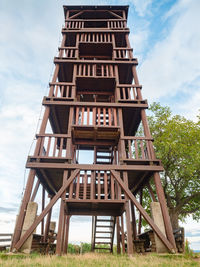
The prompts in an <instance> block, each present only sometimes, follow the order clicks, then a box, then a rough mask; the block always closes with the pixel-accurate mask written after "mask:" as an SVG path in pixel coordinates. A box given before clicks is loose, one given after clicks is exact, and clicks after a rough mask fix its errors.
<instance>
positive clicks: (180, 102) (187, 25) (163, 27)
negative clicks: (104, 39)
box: [0, 0, 200, 249]
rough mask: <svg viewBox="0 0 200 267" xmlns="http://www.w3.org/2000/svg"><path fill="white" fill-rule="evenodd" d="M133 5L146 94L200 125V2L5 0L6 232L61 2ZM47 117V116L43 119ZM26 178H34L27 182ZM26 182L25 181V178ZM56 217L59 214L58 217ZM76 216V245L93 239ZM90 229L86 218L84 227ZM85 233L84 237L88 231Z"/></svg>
mask: <svg viewBox="0 0 200 267" xmlns="http://www.w3.org/2000/svg"><path fill="white" fill-rule="evenodd" d="M72 3H73V4H77V5H78V4H81V5H83V4H90V5H100V4H104V5H116V4H119V5H127V4H128V5H130V7H129V16H128V26H129V28H130V30H131V34H130V40H131V44H132V47H133V49H134V55H135V57H137V58H138V60H139V66H138V74H139V80H140V83H141V84H142V85H143V96H144V98H147V99H148V101H149V103H151V102H153V101H160V102H161V104H162V105H168V106H170V107H171V109H172V110H173V113H174V114H181V115H184V116H186V117H187V118H189V119H193V120H195V118H196V115H197V114H198V109H199V103H200V89H199V88H200V64H199V62H200V52H199V51H200V49H199V48H200V27H199V25H200V18H199V12H200V1H199V0H179V1H175V0H162V1H160V0H129V1H123V0H122V1H112V0H107V1H106V0H98V1H94V0H93V1H92V0H91V1H86V0H84V1H79V0H73V1H64V0H43V1H35V0H18V1H16V0H10V1H8V0H1V1H0V28H1V34H0V92H1V97H0V123H1V128H0V162H1V163H0V164H1V168H0V199H1V202H0V232H7V231H8V232H12V231H13V227H14V221H15V216H16V214H17V211H18V208H19V204H20V201H21V195H22V190H23V187H24V166H25V163H26V159H27V155H28V153H29V149H30V145H31V143H32V141H33V139H34V135H35V132H36V126H37V124H38V118H39V114H40V109H41V102H42V98H43V96H44V95H46V94H47V91H48V88H47V86H48V83H49V81H50V79H51V75H52V71H53V67H54V65H53V57H54V56H56V55H57V47H58V45H59V42H60V41H61V34H60V32H61V27H62V25H63V24H64V17H63V8H62V5H64V4H65V5H67V4H72ZM40 117H41V116H40ZM26 176H27V173H26V175H25V177H26ZM25 180H26V179H25ZM55 215H56V214H55ZM79 224H80V218H77V219H76V218H75V219H74V224H73V225H74V226H73V228H72V229H73V230H72V234H71V235H70V240H71V241H78V240H79V239H80V237H82V241H84V240H83V239H85V240H86V239H87V241H90V239H88V238H87V236H88V235H89V234H90V231H91V229H90V228H89V227H86V228H87V229H86V230H84V231H82V230H83V229H80V227H79ZM84 224H85V226H88V221H87V219H85V220H84V221H83V222H82V225H84ZM185 227H186V233H187V236H188V239H189V241H190V242H191V243H192V248H194V249H199V247H200V230H199V226H198V224H197V223H196V224H195V223H194V222H192V221H191V220H189V223H187V224H186V225H185ZM83 232H84V233H83Z"/></svg>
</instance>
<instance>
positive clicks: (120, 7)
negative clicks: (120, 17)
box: [63, 5, 129, 18]
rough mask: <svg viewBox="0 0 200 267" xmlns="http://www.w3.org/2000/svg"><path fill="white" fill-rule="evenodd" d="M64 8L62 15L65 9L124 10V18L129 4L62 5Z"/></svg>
mask: <svg viewBox="0 0 200 267" xmlns="http://www.w3.org/2000/svg"><path fill="white" fill-rule="evenodd" d="M63 8H64V15H66V11H67V10H111V11H112V10H125V14H126V18H127V17H128V9H129V6H128V5H126V6H119V5H117V6H113V5H112V6H110V5H109V6H104V5H95V6H92V5H89V6H87V5H83V6H82V5H81V6H80V5H74V6H71V5H70V6H68V5H67V6H65V5H64V6H63Z"/></svg>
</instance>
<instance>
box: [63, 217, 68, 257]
mask: <svg viewBox="0 0 200 267" xmlns="http://www.w3.org/2000/svg"><path fill="white" fill-rule="evenodd" d="M69 223H70V216H69V215H67V216H66V220H65V239H64V245H63V252H64V254H67V249H68V242H69Z"/></svg>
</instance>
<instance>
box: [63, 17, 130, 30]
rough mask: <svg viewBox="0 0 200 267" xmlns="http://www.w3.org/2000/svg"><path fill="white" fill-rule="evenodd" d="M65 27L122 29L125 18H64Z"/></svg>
mask: <svg viewBox="0 0 200 267" xmlns="http://www.w3.org/2000/svg"><path fill="white" fill-rule="evenodd" d="M65 28H66V29H72V30H73V29H91V28H92V29H93V28H99V29H104V28H107V29H124V28H126V20H124V19H109V20H106V19H69V20H65Z"/></svg>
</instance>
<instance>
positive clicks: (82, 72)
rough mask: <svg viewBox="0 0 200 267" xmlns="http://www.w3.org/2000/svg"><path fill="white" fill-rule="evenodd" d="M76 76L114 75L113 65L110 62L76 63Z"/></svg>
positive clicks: (111, 76) (110, 76)
mask: <svg viewBox="0 0 200 267" xmlns="http://www.w3.org/2000/svg"><path fill="white" fill-rule="evenodd" d="M77 76H83V77H96V78H98V77H107V78H108V77H109V78H114V77H115V66H114V65H112V64H101V63H99V64H96V63H94V64H82V63H81V64H77Z"/></svg>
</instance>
